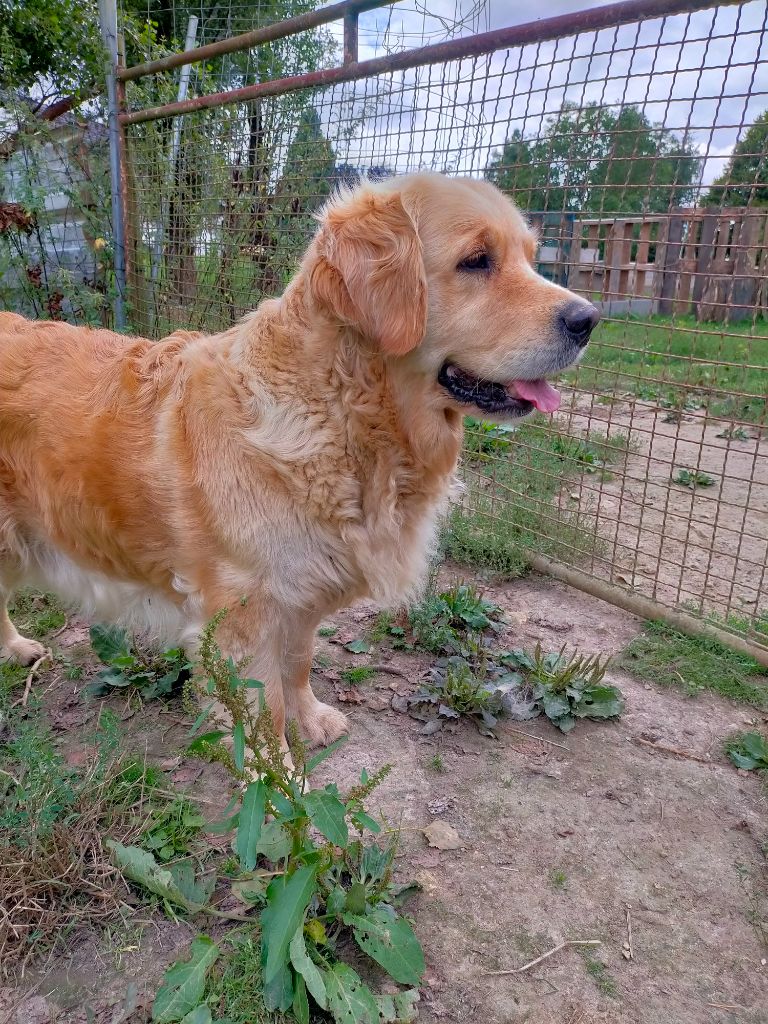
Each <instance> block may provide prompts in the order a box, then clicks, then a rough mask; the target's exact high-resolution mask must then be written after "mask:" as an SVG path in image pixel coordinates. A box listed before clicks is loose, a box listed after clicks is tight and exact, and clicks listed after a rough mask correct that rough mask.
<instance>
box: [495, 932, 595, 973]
mask: <svg viewBox="0 0 768 1024" xmlns="http://www.w3.org/2000/svg"><path fill="white" fill-rule="evenodd" d="M566 946H602V942H601V941H600V939H566V940H565V942H561V943H560V945H559V946H555V948H554V949H550V950H548V951H547V952H546V953H542V954H541V956H537V957H536V959H535V960H531V962H530V963H528V964H524V965H523V966H522V967H513V968H512V969H511V970H508V971H483V974H485V975H486V976H489V977H490V976H492V977H494V978H500V977H502V976H504V975H506V974H523V973H524V972H525V971H529V970H530V969H531V967H535V966H536V965H537V964H540V963H541V962H542V960H548V959H549V957H551V956H554V955H555V953H559V952H560V950H561V949H565V948H566Z"/></svg>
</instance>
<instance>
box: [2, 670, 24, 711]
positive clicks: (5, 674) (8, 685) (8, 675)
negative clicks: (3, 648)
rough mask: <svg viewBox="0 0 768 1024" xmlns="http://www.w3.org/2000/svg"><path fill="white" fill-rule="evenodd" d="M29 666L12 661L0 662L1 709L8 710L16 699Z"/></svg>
mask: <svg viewBox="0 0 768 1024" xmlns="http://www.w3.org/2000/svg"><path fill="white" fill-rule="evenodd" d="M28 672H29V669H28V668H24V666H23V665H14V664H13V663H11V662H8V661H3V662H0V711H6V710H7V709H8V707H9V706H10V704H11V703H12V702H13V701H14V700H15V699H16V697H15V694H16V691H17V690H18V689H19V687H21V686H23V684H24V680H25V679H26V678H27V673H28Z"/></svg>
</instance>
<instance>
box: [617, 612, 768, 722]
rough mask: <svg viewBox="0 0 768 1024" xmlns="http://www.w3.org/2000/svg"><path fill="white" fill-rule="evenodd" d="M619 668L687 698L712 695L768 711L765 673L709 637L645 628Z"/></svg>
mask: <svg viewBox="0 0 768 1024" xmlns="http://www.w3.org/2000/svg"><path fill="white" fill-rule="evenodd" d="M620 664H621V667H622V668H624V669H626V670H627V671H628V672H631V673H632V674H633V675H635V676H638V677H639V678H640V679H646V680H648V681H650V682H653V683H659V684H660V685H662V686H674V687H680V686H682V687H683V689H684V691H685V692H686V693H688V694H689V695H694V694H696V693H700V692H701V691H702V690H714V691H715V692H717V693H719V694H721V695H722V696H723V697H729V698H730V699H731V700H737V701H741V702H742V703H744V704H751V705H752V706H753V707H757V708H762V709H768V670H766V669H765V668H763V667H762V666H761V665H760V664H759V663H758V662H756V661H755V660H754V659H753V658H750V657H749V656H748V655H746V654H739V653H737V652H736V651H732V650H731V649H730V648H728V647H724V646H723V645H722V644H721V643H718V641H717V640H713V639H710V638H709V637H691V636H687V635H686V634H685V633H679V632H678V631H677V630H674V629H672V628H671V627H669V626H666V625H665V624H664V623H661V622H648V623H646V624H645V627H644V629H643V632H642V633H641V634H640V635H639V636H637V637H635V639H634V640H632V641H631V643H630V644H629V646H628V647H627V648H626V650H625V651H624V654H623V656H622V658H621V662H620Z"/></svg>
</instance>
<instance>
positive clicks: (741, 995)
mask: <svg viewBox="0 0 768 1024" xmlns="http://www.w3.org/2000/svg"><path fill="white" fill-rule="evenodd" d="M457 577H461V578H462V579H465V580H466V579H467V573H466V572H464V571H461V570H455V571H452V570H451V569H446V570H445V571H444V582H446V583H449V582H453V581H454V580H455V579H456V578H457ZM481 585H482V586H483V588H484V589H485V592H486V596H488V597H489V598H490V599H491V600H493V601H495V602H496V603H498V604H499V605H501V606H502V608H503V609H504V610H505V613H506V617H507V620H508V626H507V628H506V632H505V634H503V635H502V636H501V637H500V641H499V642H500V644H501V645H502V646H526V647H532V646H534V645H535V643H536V641H537V640H541V642H542V644H543V645H545V646H546V647H549V648H550V649H558V648H559V647H560V646H561V645H562V644H563V643H564V642H567V643H568V644H569V645H571V644H578V645H579V647H580V648H582V649H583V650H585V651H588V652H592V651H595V652H602V653H605V654H616V653H618V652H620V651H621V650H622V649H623V648H624V647H625V646H626V644H627V643H628V642H629V640H630V639H631V638H632V637H633V636H635V635H636V634H637V633H638V632H639V630H640V623H639V621H638V620H636V619H634V618H633V617H632V616H629V615H626V614H625V613H623V612H621V611H618V610H616V609H614V608H612V607H610V606H608V605H606V604H604V603H602V602H601V601H598V600H595V599H591V598H589V597H586V596H584V595H583V594H579V593H576V592H575V591H572V590H569V589H568V588H566V587H564V586H563V585H561V584H559V583H557V582H554V581H551V580H544V579H541V578H538V577H529V578H527V579H523V580H517V581H513V582H510V583H506V584H504V585H486V584H481ZM374 615H375V611H374V609H372V608H371V607H368V606H366V605H362V606H358V607H356V608H354V609H350V610H349V611H347V612H345V613H344V614H343V615H341V616H339V617H338V618H337V619H336V620H335V621H334V625H336V626H338V627H339V632H338V633H337V634H336V636H335V637H333V638H331V639H330V640H329V639H318V645H317V650H318V656H317V659H316V663H317V664H318V666H319V667H318V670H317V671H316V672H315V688H316V690H317V691H318V693H319V694H320V695H321V696H322V697H323V698H324V699H326V700H329V701H331V702H338V701H339V696H341V697H342V698H344V697H346V696H347V693H346V692H345V691H344V689H343V687H342V686H341V684H340V682H339V681H338V668H339V667H340V666H346V665H352V664H355V665H359V664H366V663H369V662H371V661H373V662H376V663H383V662H389V663H390V664H391V665H392V666H394V667H396V668H399V669H400V670H401V671H402V672H404V673H405V675H406V677H407V680H405V679H403V678H401V677H399V676H393V675H385V674H381V675H378V676H376V677H374V678H373V679H371V680H370V681H369V682H367V683H365V684H364V685H363V686H362V687H361V688H360V697H361V702H360V703H352V702H350V701H348V700H347V701H346V702H343V705H342V706H343V707H344V708H345V710H347V711H349V713H350V720H351V736H350V741H349V742H348V743H347V744H346V745H345V746H344V747H343V748H342V749H341V750H340V751H339V752H338V753H337V754H335V755H334V756H333V757H332V758H331V759H330V760H328V761H326V762H325V764H324V765H323V766H322V769H321V773H320V774H319V775H318V777H317V782H318V783H319V784H322V783H324V782H325V781H328V780H335V781H337V782H338V783H339V785H340V786H342V787H343V786H344V785H345V784H351V783H352V781H353V780H355V779H356V777H357V776H358V775H359V772H360V769H361V768H363V767H368V768H369V769H370V768H376V767H378V766H380V765H381V764H384V763H391V764H393V765H394V768H393V771H392V773H391V775H390V776H389V777H388V779H387V780H386V781H385V783H384V784H383V786H382V787H381V788H380V790H378V791H377V796H376V797H375V798H374V800H373V804H372V806H373V807H374V809H378V808H380V809H381V810H382V811H383V812H384V813H385V815H386V816H387V817H388V818H389V820H390V821H392V822H393V823H399V824H400V825H401V826H402V830H403V831H402V845H401V851H400V854H399V858H398V861H397V863H398V875H399V877H400V878H401V879H402V880H403V881H405V880H408V879H410V878H414V877H415V878H417V879H418V880H419V881H420V882H421V884H422V886H423V892H422V894H421V895H419V896H418V897H416V898H415V900H414V901H413V902H412V903H411V904H410V905H409V907H410V913H411V914H412V916H413V918H414V921H415V927H416V931H417V933H418V935H419V937H420V938H421V940H422V942H423V945H424V947H425V952H426V958H427V973H426V977H425V984H424V985H423V989H422V1002H421V1010H420V1018H419V1019H420V1020H422V1021H424V1022H425V1024H438V1022H439V1024H443V1022H470V1021H471V1022H473V1024H512V1022H518V1021H520V1022H522V1021H526V1022H530V1024H597V1022H601V1024H608V1022H610V1024H635V1022H637V1024H699V1022H701V1024H705V1022H706V1024H766V1022H768V946H767V945H766V942H765V938H766V934H768V895H767V889H768V878H767V876H766V857H765V853H764V852H763V850H762V847H763V844H765V843H766V842H767V841H768V817H767V816H766V811H767V810H768V800H767V799H766V790H765V789H764V787H763V786H762V784H761V782H760V781H759V780H758V779H756V778H754V777H751V776H750V775H748V774H747V773H740V772H737V771H736V769H734V768H733V767H732V766H731V765H730V764H729V763H728V762H727V761H726V760H725V759H724V758H723V756H722V748H721V744H722V740H723V738H724V737H725V736H727V735H728V734H729V733H731V732H733V731H734V730H736V729H744V728H746V727H747V726H748V725H749V724H761V723H762V721H763V719H762V716H757V715H756V713H755V712H754V711H752V710H751V709H749V708H746V707H743V706H741V705H734V704H729V703H727V702H725V701H723V700H720V699H718V698H716V697H714V696H709V695H700V696H697V697H695V698H686V697H684V696H682V695H681V694H679V693H677V692H672V691H668V690H660V689H657V688H655V687H653V686H651V685H649V684H644V683H642V682H638V681H636V680H634V679H633V678H631V677H630V676H627V675H625V674H623V673H622V672H619V671H614V672H611V673H609V674H610V676H611V678H612V680H613V681H614V682H616V683H617V684H618V685H620V686H621V688H622V689H623V691H624V694H625V696H626V699H627V710H626V714H625V715H624V716H623V718H622V719H621V720H620V721H619V722H618V723H616V724H614V723H600V722H588V721H583V722H580V723H579V725H578V726H577V728H576V730H575V731H574V732H573V733H571V734H570V735H568V736H567V737H563V736H561V735H560V734H559V733H558V732H557V731H556V730H555V729H554V728H553V727H552V726H550V725H549V724H548V723H546V722H543V721H539V720H537V721H535V722H526V723H509V724H507V725H505V726H502V727H501V729H500V732H499V739H498V740H497V741H493V740H491V739H487V738H484V737H482V736H480V735H479V734H478V733H477V731H476V729H475V727H474V726H473V725H472V724H471V723H461V724H459V725H458V727H457V728H456V729H455V731H452V732H444V733H441V734H438V735H437V736H429V737H425V736H422V735H420V734H419V729H420V727H421V724H420V723H419V722H417V721H414V720H413V719H411V718H409V717H408V716H407V715H405V714H399V713H397V712H396V711H394V710H393V709H392V708H391V706H390V702H391V699H392V697H393V694H394V693H395V692H396V691H398V690H400V691H401V692H402V690H403V689H404V688H407V687H412V688H415V687H416V685H417V682H418V679H419V677H420V674H421V673H422V672H423V671H424V669H425V668H426V667H427V666H428V665H429V663H430V659H429V657H428V656H427V655H423V654H419V655H416V654H405V653H400V652H393V651H391V650H389V649H388V648H387V646H386V645H382V646H381V647H380V648H379V649H378V650H376V651H375V652H374V653H373V654H371V655H359V656H357V655H352V654H349V653H347V652H346V651H345V650H344V649H343V648H342V646H341V645H340V643H339V642H338V641H339V640H342V641H343V640H344V639H345V638H346V639H351V638H352V637H356V636H359V635H361V634H363V633H364V632H365V630H366V628H369V627H370V626H371V625H372V623H373V620H374ZM86 640H87V630H86V628H85V626H83V625H82V624H80V623H77V622H72V623H70V625H69V627H68V628H67V629H66V630H65V632H64V633H62V634H61V636H60V637H59V638H58V639H57V641H56V642H57V643H60V644H61V645H62V646H65V647H68V648H69V650H70V651H73V650H77V645H78V644H82V643H83V642H84V641H86ZM39 685H40V689H41V690H42V689H44V688H45V687H49V688H48V689H47V691H46V692H45V694H44V698H43V699H44V705H45V707H46V710H47V712H48V714H49V715H50V716H51V718H52V721H53V723H54V727H55V728H56V729H57V730H58V735H59V736H60V740H61V743H62V745H63V746H64V747H65V749H66V750H67V751H68V755H69V756H70V757H76V752H77V750H78V745H79V744H80V743H81V738H80V737H81V735H82V726H83V725H84V724H85V723H86V722H87V721H89V720H91V721H92V720H93V719H94V718H95V715H96V714H97V711H98V704H99V702H96V701H90V702H87V701H85V700H84V698H83V697H82V696H81V695H80V691H81V690H82V688H83V686H84V681H78V682H77V683H73V682H70V681H67V680H66V679H64V678H63V676H55V675H50V676H48V677H43V678H42V680H41V682H40V684H39ZM107 703H109V704H111V706H112V707H113V708H114V709H115V710H116V711H117V712H118V714H120V713H122V712H123V711H124V708H125V705H124V703H123V702H122V701H120V700H117V699H116V700H114V701H113V700H111V699H110V700H109V701H107ZM188 727H189V720H188V719H187V718H186V717H185V716H184V714H183V712H182V710H181V708H180V706H179V705H178V704H177V703H175V702H174V703H171V704H169V705H162V704H161V703H159V702H157V701H156V702H154V703H152V704H149V705H147V706H146V708H145V709H144V710H142V711H140V712H138V713H136V714H134V715H132V716H131V717H129V718H127V720H126V721H125V722H124V728H125V730H126V731H127V732H128V733H129V735H130V741H131V743H132V744H134V745H135V747H136V748H137V749H141V750H143V749H146V750H147V752H148V755H149V757H150V758H152V759H156V760H157V761H160V762H162V763H163V764H164V765H165V766H166V768H167V776H168V786H169V787H170V786H175V787H177V788H180V789H184V790H187V791H188V792H189V793H190V794H191V795H192V796H194V797H195V798H197V799H199V800H200V801H202V806H203V807H204V809H206V810H208V811H209V812H210V813H211V817H212V818H213V817H216V816H217V811H219V810H220V809H221V808H222V807H223V804H224V803H225V802H226V797H224V796H222V789H223V784H224V785H225V786H226V783H224V780H223V777H222V775H221V774H219V770H218V769H217V768H215V767H211V766H203V765H201V764H199V763H198V762H194V761H184V760H182V761H181V762H179V761H178V760H177V759H176V758H175V755H176V754H177V753H178V751H179V749H181V747H182V745H183V743H184V741H185V735H186V731H187V729H188ZM654 743H655V744H661V745H663V746H667V747H673V748H677V749H678V750H680V751H683V752H685V753H687V754H688V755H691V756H688V757H685V756H675V755H674V754H670V753H664V752H660V751H658V750H656V749H654V748H653V746H650V745H649V744H654ZM438 753H439V754H440V757H441V758H442V761H443V764H444V768H445V771H444V772H442V773H438V772H436V771H435V770H434V768H433V766H432V764H433V758H434V756H435V754H438ZM436 819H441V820H443V821H446V822H448V823H449V824H450V825H452V826H453V827H454V828H455V829H456V831H457V832H458V834H459V836H460V839H461V843H462V846H461V848H460V849H458V850H453V851H439V850H436V849H432V848H430V847H429V846H428V845H427V842H426V839H425V838H424V836H423V833H422V831H421V830H422V829H423V828H424V827H425V826H427V825H429V824H430V823H431V822H432V821H434V820H436ZM143 922H145V923H143ZM628 923H629V925H631V950H632V955H631V959H627V958H626V956H625V955H624V953H625V952H626V948H625V949H624V951H623V949H622V947H623V946H624V944H625V943H627V944H629V941H630V936H629V930H628ZM195 930H196V929H193V927H192V926H191V925H189V924H186V923H183V922H181V923H173V922H170V921H168V920H167V919H165V918H164V917H162V916H160V915H151V916H150V917H147V915H146V911H143V910H142V909H141V908H140V907H139V908H138V909H137V911H136V920H135V921H134V926H133V927H130V928H128V929H122V930H115V931H114V932H112V933H106V934H105V933H101V934H81V935H77V936H74V937H73V938H72V939H71V940H70V941H69V943H68V946H67V951H66V953H65V954H62V955H60V956H59V957H58V958H57V959H56V960H55V962H54V963H52V964H51V965H49V967H48V969H47V971H46V972H45V973H44V974H41V973H36V972H35V971H34V970H32V971H30V972H29V973H28V974H27V977H26V979H25V986H24V987H23V988H19V989H17V990H15V991H13V990H10V989H5V990H0V1022H1V1024H51V1022H54V1021H55V1022H57V1024H58V1022H61V1024H90V1022H94V1024H138V1022H143V1021H145V1020H147V1019H148V1007H149V1006H150V1005H151V1001H152V997H153V995H154V992H155V990H156V987H157V984H158V981H159V978H160V976H161V974H162V972H163V971H164V969H165V967H166V966H167V964H168V963H169V962H171V961H172V960H174V959H175V958H177V957H178V956H180V955H181V954H182V953H183V952H184V950H185V949H186V946H187V945H188V943H189V940H190V938H191V937H192V935H193V934H194V931H195ZM212 934H214V935H215V934H217V932H216V930H215V929H214V930H213V932H212ZM569 939H570V940H599V941H600V942H601V943H602V945H600V946H596V947H592V948H590V947H583V948H582V949H581V950H579V949H577V948H575V947H568V948H565V949H563V950H562V951H560V952H558V953H556V954H555V955H553V956H552V957H551V958H549V959H547V960H545V961H544V962H542V963H541V964H540V965H538V966H537V967H535V968H532V969H530V970H528V971H527V972H525V973H519V974H515V973H510V974H507V975H501V976H499V975H495V974H493V973H492V972H494V971H502V970H508V971H514V969H515V968H519V967H521V966H522V965H524V964H526V963H527V962H529V961H530V960H533V959H534V958H535V957H537V956H539V955H540V954H542V953H545V952H547V951H548V950H549V949H551V948H553V947H554V946H556V945H558V944H559V943H562V942H564V941H565V940H569Z"/></svg>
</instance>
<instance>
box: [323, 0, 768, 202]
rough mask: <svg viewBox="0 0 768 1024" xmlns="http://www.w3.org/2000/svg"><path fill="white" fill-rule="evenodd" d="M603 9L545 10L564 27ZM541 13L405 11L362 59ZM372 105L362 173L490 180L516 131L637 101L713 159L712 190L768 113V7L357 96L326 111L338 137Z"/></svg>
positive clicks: (720, 11)
mask: <svg viewBox="0 0 768 1024" xmlns="http://www.w3.org/2000/svg"><path fill="white" fill-rule="evenodd" d="M604 2H605V3H607V2H609V0H584V2H578V0H549V2H548V3H547V4H546V5H544V4H541V5H539V6H540V8H545V9H546V16H547V17H552V16H555V15H558V14H566V13H574V12H576V11H579V10H584V9H585V8H587V7H597V6H602V5H603V3H604ZM425 7H426V8H428V11H429V14H425V12H424V8H425ZM532 10H535V5H533V4H531V3H530V0H527V2H525V3H521V2H519V0H485V2H483V0H405V2H403V3H401V4H396V5H393V6H392V7H391V8H385V9H383V10H381V11H371V12H368V13H367V14H364V15H361V18H360V60H365V59H367V58H369V57H373V56H378V55H381V54H383V53H387V52H395V51H398V50H402V49H408V48H411V47H414V46H419V45H423V44H425V43H430V42H436V41H438V40H440V39H445V38H448V37H449V36H452V35H462V36H463V35H470V34H472V33H473V32H483V31H487V30H488V29H495V28H501V27H505V26H508V25H514V24H522V23H524V22H527V21H530V20H532V19H531V13H532ZM325 96H326V100H327V101H329V100H330V99H331V97H330V96H329V95H328V93H326V94H325ZM361 97H364V98H368V99H369V100H373V99H374V98H375V99H376V103H375V104H373V103H371V104H370V105H369V107H370V111H371V116H370V117H368V118H367V119H366V120H365V121H364V123H362V125H361V127H360V129H359V130H358V131H357V132H356V133H355V135H354V137H353V138H352V139H351V140H350V141H349V144H348V150H347V154H348V156H349V159H350V160H351V161H353V162H355V163H358V162H360V163H367V162H369V161H370V162H372V163H374V164H377V163H382V164H383V163H386V164H388V165H389V166H394V167H395V169H397V170H400V171H404V170H409V169H415V168H416V167H418V166H429V167H432V168H434V169H437V170H441V169H456V170H460V171H464V172H475V173H479V172H481V171H482V170H483V168H484V167H485V165H486V163H487V160H488V156H489V154H490V152H491V151H492V150H493V148H494V147H496V146H499V145H500V144H501V143H503V141H504V139H505V138H506V137H507V136H508V135H509V134H510V133H511V132H512V130H513V129H515V128H518V129H520V130H521V131H523V133H524V134H525V135H526V136H528V137H535V136H536V135H538V134H539V132H540V131H541V126H542V123H543V120H544V119H545V118H546V117H547V116H548V115H551V114H554V113H555V112H556V111H557V110H558V109H559V108H560V106H561V104H562V103H563V101H564V100H569V101H572V102H575V103H577V104H583V103H586V102H598V103H604V104H611V105H617V106H618V105H620V104H621V103H633V104H636V105H638V106H640V107H641V108H642V109H643V110H644V112H645V114H646V116H647V117H648V118H649V119H650V120H651V121H653V122H654V123H658V124H663V125H664V126H665V127H667V128H669V129H671V130H672V131H674V132H675V133H676V134H678V135H679V136H682V135H683V134H684V133H686V132H687V133H688V136H689V138H690V139H691V140H692V141H693V142H694V144H695V145H696V146H697V148H698V149H699V152H700V153H701V154H702V156H704V157H705V158H706V160H705V163H704V174H703V183H704V184H708V183H709V182H711V181H712V180H713V179H714V178H715V177H716V176H717V175H718V174H719V173H721V172H722V169H723V167H724V164H725V162H726V159H727V157H728V154H730V152H731V151H732V149H733V146H734V144H735V142H736V140H737V138H738V137H739V134H740V133H742V134H743V132H744V130H745V129H746V127H748V126H749V124H751V123H752V122H753V121H754V118H755V117H756V116H757V115H758V114H759V113H761V112H762V111H763V110H765V109H766V108H768V4H767V3H766V2H765V0H750V2H748V3H745V4H742V5H734V6H729V7H721V8H715V9H711V10H708V11H701V12H697V13H695V14H691V15H677V16H675V17H671V18H667V19H666V20H663V19H652V20H648V21H645V22H643V23H642V24H639V25H638V24H633V25H627V26H623V27H622V28H620V29H609V30H604V31H601V32H599V33H595V32H589V33H583V34H581V35H576V36H570V37H567V38H563V39H560V40H558V41H555V42H552V43H545V44H541V45H540V46H538V47H535V46H529V47H524V48H517V49H515V50H509V51H508V50H503V51H497V52H496V53H494V54H491V55H489V56H488V57H482V58H478V59H477V60H466V61H463V62H461V63H460V64H459V63H455V64H452V65H447V66H446V65H438V66H433V67H431V68H422V69H418V70H416V71H410V72H404V73H402V74H398V75H394V76H382V77H381V78H379V79H378V80H377V82H376V83H374V82H368V83H365V84H361V83H357V85H355V86H354V87H353V86H345V87H344V88H343V89H340V90H335V91H334V98H333V103H332V104H331V103H330V102H328V103H327V105H324V109H323V110H322V114H323V120H324V122H325V123H326V127H327V129H328V130H329V132H330V133H331V135H333V134H334V131H339V132H340V131H341V130H342V129H343V128H345V127H349V120H348V118H349V117H350V116H351V111H352V110H353V108H354V109H355V110H356V111H357V112H358V113H359V111H360V109H361V108H360V99H361ZM340 100H343V101H345V102H346V106H344V103H341V105H340V103H339V101H340ZM342 108H343V109H344V110H346V114H342V113H340V111H341V109H342ZM345 118H346V119H347V120H346V121H345ZM341 149H342V152H340V154H339V155H340V156H343V155H344V153H343V149H344V147H343V146H342V147H341ZM337 151H339V142H338V141H337Z"/></svg>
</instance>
